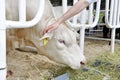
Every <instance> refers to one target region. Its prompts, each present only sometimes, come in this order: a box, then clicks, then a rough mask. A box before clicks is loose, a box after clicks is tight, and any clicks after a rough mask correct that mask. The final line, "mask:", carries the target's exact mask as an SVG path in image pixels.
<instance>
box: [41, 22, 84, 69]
mask: <svg viewBox="0 0 120 80" xmlns="http://www.w3.org/2000/svg"><path fill="white" fill-rule="evenodd" d="M44 38H48V42H47V44H46V45H43V46H42V47H41V49H40V51H42V52H43V53H44V55H46V56H48V57H49V58H50V59H52V60H54V61H56V62H59V63H63V64H66V65H68V66H70V67H71V68H72V69H79V68H80V66H81V65H83V64H85V62H86V59H85V57H84V55H83V53H82V51H81V49H80V47H79V45H78V44H77V40H76V33H75V32H74V31H73V30H71V29H69V28H68V27H67V25H66V24H61V25H60V26H59V28H58V29H57V30H55V31H54V32H52V33H51V34H50V33H48V35H47V36H46V35H45V36H43V37H42V38H41V40H42V39H44Z"/></svg>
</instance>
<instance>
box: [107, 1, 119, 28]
mask: <svg viewBox="0 0 120 80" xmlns="http://www.w3.org/2000/svg"><path fill="white" fill-rule="evenodd" d="M114 1H119V0H111V5H110V6H111V7H110V14H109V3H110V2H109V0H106V10H105V23H106V26H107V27H109V28H119V27H120V24H118V25H115V26H114V25H113V23H112V22H113V13H114V10H113V9H114ZM115 5H116V4H115ZM117 8H119V10H120V7H117ZM109 16H110V18H109ZM117 18H119V19H120V17H117Z"/></svg>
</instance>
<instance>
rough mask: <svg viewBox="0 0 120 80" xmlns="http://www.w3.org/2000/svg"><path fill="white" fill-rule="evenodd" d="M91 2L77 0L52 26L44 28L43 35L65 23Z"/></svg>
mask: <svg viewBox="0 0 120 80" xmlns="http://www.w3.org/2000/svg"><path fill="white" fill-rule="evenodd" d="M93 1H95V0H79V1H78V2H77V3H75V4H74V5H73V7H71V8H70V9H69V10H68V11H67V12H66V13H65V14H63V15H62V16H61V17H60V18H58V19H57V21H56V22H54V23H53V24H51V25H50V26H48V27H47V28H45V30H44V34H45V33H47V32H51V31H53V30H55V29H56V28H57V27H58V26H59V25H60V24H61V23H63V22H65V21H66V20H68V19H69V18H71V17H72V16H74V15H76V14H78V13H79V12H81V11H82V10H83V9H84V8H86V7H87V6H88V5H89V4H90V3H92V2H93Z"/></svg>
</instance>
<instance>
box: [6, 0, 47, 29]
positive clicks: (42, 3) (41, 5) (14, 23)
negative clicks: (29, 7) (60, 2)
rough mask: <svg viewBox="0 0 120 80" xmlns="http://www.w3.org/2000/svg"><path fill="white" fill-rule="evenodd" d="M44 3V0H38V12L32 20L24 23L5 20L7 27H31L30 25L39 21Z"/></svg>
mask: <svg viewBox="0 0 120 80" xmlns="http://www.w3.org/2000/svg"><path fill="white" fill-rule="evenodd" d="M44 4H45V0H40V2H39V5H40V6H39V9H38V12H37V14H36V16H35V17H34V19H33V20H31V21H27V22H24V23H23V22H18V21H6V23H7V24H6V25H7V28H28V27H32V26H34V25H36V24H37V23H38V22H39V21H40V19H41V17H42V15H43V12H44V6H45V5H44Z"/></svg>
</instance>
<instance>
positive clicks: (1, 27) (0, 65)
mask: <svg viewBox="0 0 120 80" xmlns="http://www.w3.org/2000/svg"><path fill="white" fill-rule="evenodd" d="M0 80H6V25H5V0H0Z"/></svg>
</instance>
